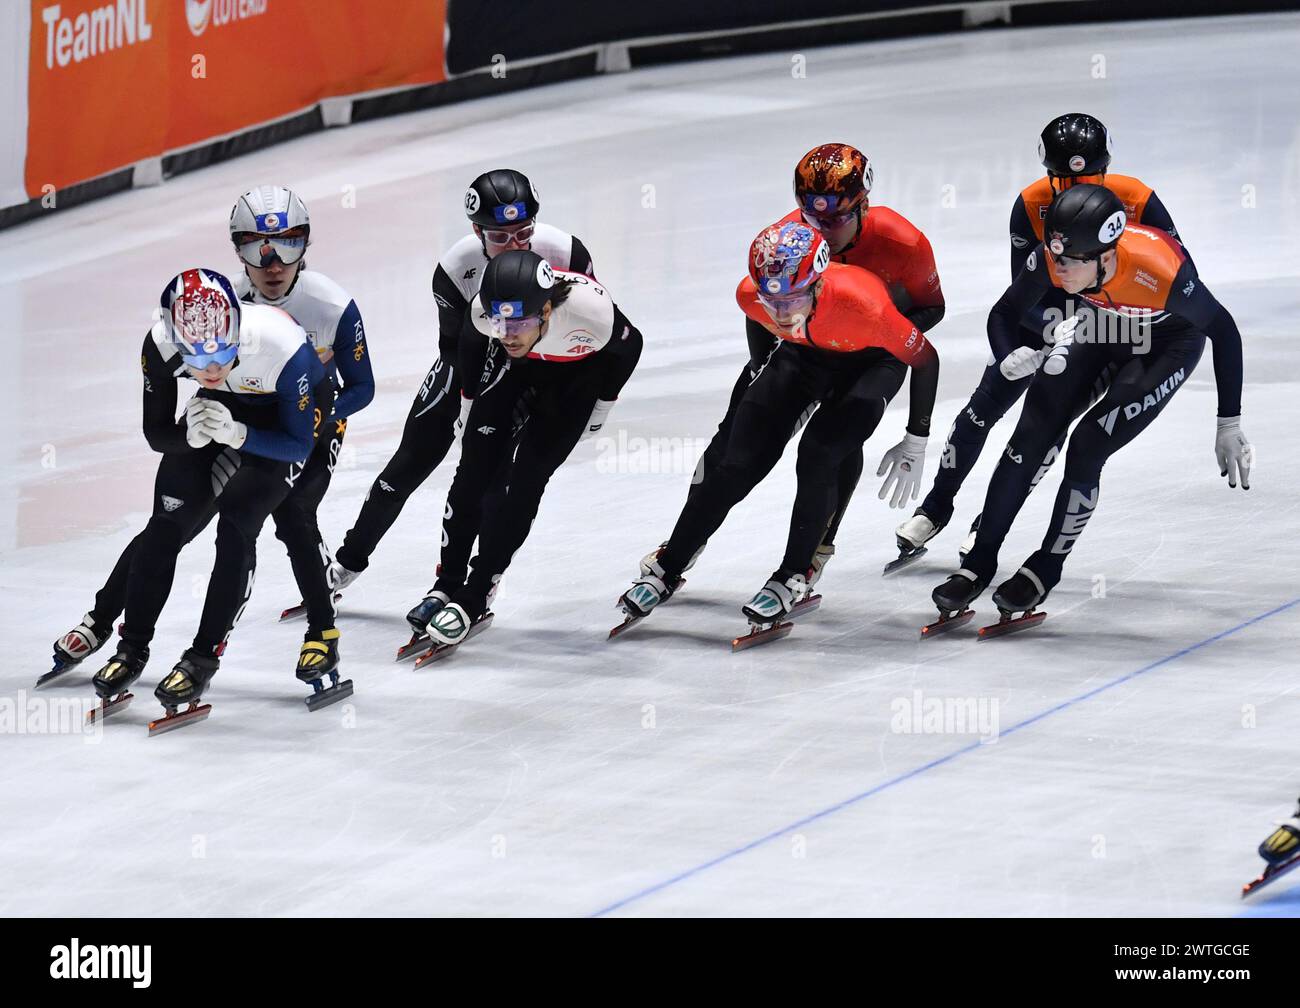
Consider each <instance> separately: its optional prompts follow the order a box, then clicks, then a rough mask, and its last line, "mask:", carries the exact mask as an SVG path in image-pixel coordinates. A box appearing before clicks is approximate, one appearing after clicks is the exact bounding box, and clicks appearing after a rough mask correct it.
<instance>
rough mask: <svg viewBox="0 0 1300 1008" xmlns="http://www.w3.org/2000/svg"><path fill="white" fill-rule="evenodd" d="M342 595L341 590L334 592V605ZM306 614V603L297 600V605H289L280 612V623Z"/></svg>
mask: <svg viewBox="0 0 1300 1008" xmlns="http://www.w3.org/2000/svg"><path fill="white" fill-rule="evenodd" d="M342 597H343V593H342V592H335V593H334V604H335V605H338V603H339V599H341V598H342ZM306 615H307V603H306V602H299V603H298V604H297V605H295V606H290V607H289V608H288V609H286V610H285V611H284V612H282V613H280V622H281V623H287V622H289V620H296V619H298V618H299V617H300V616H306Z"/></svg>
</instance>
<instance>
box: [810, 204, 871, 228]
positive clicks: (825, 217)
mask: <svg viewBox="0 0 1300 1008" xmlns="http://www.w3.org/2000/svg"><path fill="white" fill-rule="evenodd" d="M858 209H859V208H858V207H854V208H853V209H852V210H846V211H845V212H844V213H837V214H816V213H813V212H812V211H811V210H801V211H800V213H801V214H802V215H803V222H804V223H805V224H807V225H808V226H809V227H815V228H816V229H817V230H818V231H834V230H835V229H836V228H842V227H844V225H846V224H848V223H849V222H850V221H852V220H853V219H854V218H855V217H856V216H857V214H858Z"/></svg>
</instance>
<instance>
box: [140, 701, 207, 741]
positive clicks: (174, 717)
mask: <svg viewBox="0 0 1300 1008" xmlns="http://www.w3.org/2000/svg"><path fill="white" fill-rule="evenodd" d="M211 713H212V704H190V706H189V708H188V709H186V710H183V711H180V712H179V713H168V714H165V715H164V716H163V717H160V718H159V719H158V720H157V721H150V722H149V737H150V738H153V737H154V736H155V735H162V734H164V733H165V732H169V731H175V730H176V729H177V728H184V727H185V726H186V725H189V724H196V723H197V722H199V721H206V720H207V717H208V715H209V714H211Z"/></svg>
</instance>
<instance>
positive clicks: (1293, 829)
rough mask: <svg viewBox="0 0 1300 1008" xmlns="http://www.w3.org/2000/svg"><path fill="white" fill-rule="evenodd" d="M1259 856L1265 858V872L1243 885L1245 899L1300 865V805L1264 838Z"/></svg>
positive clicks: (1242, 891) (1242, 892) (1242, 890)
mask: <svg viewBox="0 0 1300 1008" xmlns="http://www.w3.org/2000/svg"><path fill="white" fill-rule="evenodd" d="M1259 856H1260V857H1262V858H1263V859H1264V872H1263V874H1262V875H1260V876H1259V877H1258V878H1256V879H1255V880H1254V881H1253V882H1247V883H1246V884H1245V885H1244V886H1242V888H1241V895H1242V898H1243V899H1244V898H1245V897H1247V896H1249V895H1250V894H1251V893H1253V892H1255V891H1256V890H1258V889H1262V888H1263V887H1264V886H1266V885H1268V884H1269V883H1270V882H1272V881H1274V880H1275V879H1277V878H1278V877H1279V876H1281V875H1285V874H1286V873H1287V872H1289V871H1292V870H1293V869H1295V868H1297V867H1300V805H1297V806H1296V810H1295V813H1294V814H1293V815H1292V816H1291V818H1290V819H1288V820H1287V821H1286V822H1283V823H1278V825H1277V829H1275V830H1274V831H1273V832H1272V833H1270V834H1269V835H1268V836H1267V837H1265V838H1264V842H1263V843H1261V844H1260V845H1259Z"/></svg>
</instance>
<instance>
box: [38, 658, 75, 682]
mask: <svg viewBox="0 0 1300 1008" xmlns="http://www.w3.org/2000/svg"><path fill="white" fill-rule="evenodd" d="M80 664H81V662H60V661H57V660H56V661H55V663H54V668H52V669H50V670H49V671H48V672H46V673H45V674H44V675H43V676H41V677H40V678H39V679H37V680H36V687H35V688H36V689H40V688H41V687H42V686H45V685H47V684H49V683H52V682H53V681H54V680H55V679H57V678H58V677H59V676H61V675H64V674H65V673H68V672H71V671H72V670H73V669H74V668H76V667H77V666H78V665H80Z"/></svg>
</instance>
